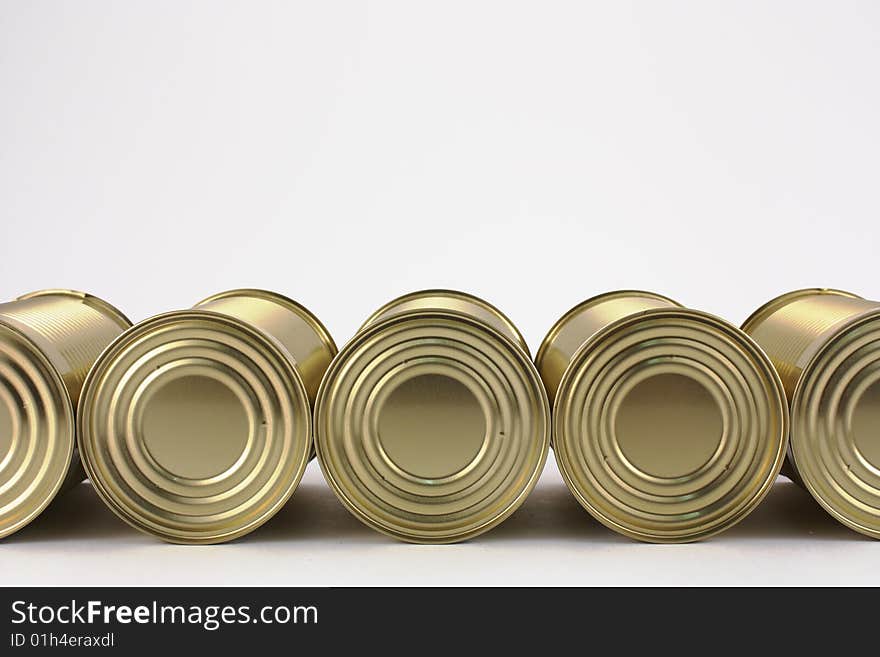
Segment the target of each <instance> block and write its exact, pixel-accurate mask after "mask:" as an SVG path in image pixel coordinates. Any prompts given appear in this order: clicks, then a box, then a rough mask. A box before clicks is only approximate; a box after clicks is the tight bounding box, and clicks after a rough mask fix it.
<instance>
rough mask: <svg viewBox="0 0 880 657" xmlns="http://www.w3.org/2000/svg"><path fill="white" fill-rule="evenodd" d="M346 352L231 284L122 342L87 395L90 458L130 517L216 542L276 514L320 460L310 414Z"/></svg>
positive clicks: (165, 531) (284, 303)
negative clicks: (313, 459) (331, 368)
mask: <svg viewBox="0 0 880 657" xmlns="http://www.w3.org/2000/svg"><path fill="white" fill-rule="evenodd" d="M335 354H336V346H335V345H334V343H333V340H332V338H331V337H330V335H329V334H328V332H327V330H326V329H325V328H324V327H323V325H322V324H321V323H320V322H319V321H318V319H317V318H316V317H315V316H314V315H312V313H310V312H309V311H308V310H306V309H305V308H304V307H302V306H301V305H299V304H297V303H295V302H294V301H292V300H290V299H288V298H286V297H283V296H281V295H278V294H274V293H272V292H266V291H263V290H232V291H230V292H224V293H221V294H217V295H215V296H212V297H209V298H208V299H205V300H204V301H201V302H200V303H198V304H196V305H195V306H194V307H193V308H192V309H190V310H180V311H174V312H170V313H165V314H162V315H158V316H156V317H153V318H151V319H148V320H146V321H144V322H141V323H139V324H137V325H135V326H134V327H133V328H131V329H130V330H129V331H127V332H126V333H124V334H123V335H122V336H120V337H119V338H118V339H117V340H116V341H115V342H113V344H112V345H111V346H110V347H109V348H108V349H107V350H106V351H105V352H104V353H103V355H102V356H101V358H100V359H99V360H98V362H97V363H96V364H95V366H94V367H93V368H92V371H91V372H90V373H89V376H88V379H87V380H86V384H85V387H84V389H83V395H82V399H81V401H80V417H79V423H80V450H81V452H82V456H83V463H84V465H85V467H86V471H87V472H88V474H89V477H90V478H91V480H92V483H93V484H94V486H95V488H96V490H97V491H98V493H99V494H100V495H101V497H102V498H103V499H104V501H105V502H106V503H107V504H108V505H109V507H110V508H111V509H112V510H113V511H114V512H116V514H117V515H119V516H120V517H121V518H122V519H123V520H125V521H126V522H127V523H129V524H130V525H132V526H133V527H135V528H136V529H139V530H141V531H143V532H146V533H148V534H152V535H154V536H157V537H159V538H161V539H164V540H166V541H169V542H173V543H219V542H223V541H229V540H232V539H234V538H237V537H239V536H243V535H244V534H247V533H248V532H250V531H252V530H254V529H256V528H257V527H258V526H259V525H261V524H262V523H264V522H265V521H266V520H268V519H269V518H271V517H272V516H273V515H274V514H275V513H276V512H277V511H278V509H280V508H281V507H282V506H283V505H284V503H285V502H286V501H287V500H288V498H289V497H290V496H291V494H292V493H293V491H294V490H295V489H296V487H297V485H298V484H299V481H300V479H301V478H302V475H303V472H304V470H305V468H306V465H307V463H308V461H309V458H310V456H311V454H312V446H313V441H312V421H311V408H312V403H313V401H314V398H315V395H316V394H317V389H318V385H319V383H320V379H321V376H322V375H323V373H324V371H325V370H326V369H327V366H328V365H329V363H330V361H331V360H332V358H333V356H334V355H335Z"/></svg>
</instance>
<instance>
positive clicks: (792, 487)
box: [709, 477, 873, 541]
mask: <svg viewBox="0 0 880 657" xmlns="http://www.w3.org/2000/svg"><path fill="white" fill-rule="evenodd" d="M805 538H806V539H809V540H810V541H816V540H819V541H861V540H864V541H872V540H873V539H871V538H868V537H867V536H864V535H863V534H860V533H858V532H856V531H853V530H851V529H849V528H848V527H845V526H844V525H842V524H841V523H839V522H838V521H837V520H835V519H834V518H833V517H832V516H831V515H830V514H829V513H828V512H827V511H825V509H823V508H822V507H821V506H820V505H819V503H818V502H816V500H814V499H813V496H812V495H810V494H809V493H808V492H807V491H806V490H804V489H803V488H801V487H800V486H798V485H797V484H795V483H794V482H793V481H790V480H788V479H786V478H784V477H780V478H779V479H778V480H777V481H776V484H775V485H774V486H773V488H772V489H771V490H770V492H769V493H768V494H767V497H765V498H764V500H763V501H762V502H761V503H760V504H759V505H758V507H757V508H756V509H755V510H754V511H752V513H751V514H749V515H748V516H747V517H746V518H745V519H744V520H742V521H741V522H740V523H739V524H737V525H735V526H734V527H731V528H730V529H729V530H728V531H726V532H724V533H723V534H721V535H720V536H716V537H714V538H712V539H709V540H712V541H736V540H742V539H748V540H755V539H769V540H780V539H782V540H786V539H792V540H797V539H805Z"/></svg>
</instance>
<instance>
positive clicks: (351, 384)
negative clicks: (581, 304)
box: [315, 290, 550, 543]
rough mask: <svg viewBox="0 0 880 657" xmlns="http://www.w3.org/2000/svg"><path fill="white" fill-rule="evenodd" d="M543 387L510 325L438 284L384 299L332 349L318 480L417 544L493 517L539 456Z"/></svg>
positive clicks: (543, 441)
mask: <svg viewBox="0 0 880 657" xmlns="http://www.w3.org/2000/svg"><path fill="white" fill-rule="evenodd" d="M549 431H550V412H549V404H548V401H547V396H546V393H545V392H544V390H543V386H542V385H541V381H540V378H539V377H538V374H537V371H536V370H535V368H534V365H533V364H532V363H531V361H530V360H529V356H528V352H527V351H526V350H525V342H524V341H523V340H522V337H521V336H520V334H519V332H518V331H517V330H516V328H515V327H514V326H513V324H512V323H511V322H510V320H509V319H507V318H506V317H505V316H504V315H503V314H502V313H501V312H500V311H498V310H497V309H496V308H494V307H493V306H491V305H490V304H488V303H486V302H485V301H483V300H481V299H478V298H476V297H472V296H470V295H467V294H464V293H462V292H453V291H446V290H427V291H424V292H417V293H413V294H409V295H406V296H404V297H401V298H399V299H396V300H394V301H392V302H391V303H389V304H386V305H385V306H383V307H382V308H381V309H379V311H377V312H376V313H374V314H373V315H372V316H371V317H370V318H369V319H368V320H367V322H366V323H365V324H364V326H363V327H362V328H361V330H360V331H359V332H358V333H357V335H355V337H354V338H353V339H352V340H351V341H350V342H349V343H348V344H347V345H345V347H343V348H342V350H341V351H340V352H339V355H338V356H337V358H336V359H335V360H334V361H333V364H332V365H331V366H330V369H329V370H328V372H327V374H326V376H325V377H324V381H323V382H322V384H321V389H320V391H319V394H318V401H317V405H316V409H315V440H316V443H317V450H318V460H319V461H320V463H321V468H322V470H323V472H324V475H325V478H326V479H327V481H328V483H329V484H330V486H331V488H333V490H334V491H335V492H336V494H337V496H338V497H339V499H340V500H341V501H342V502H343V503H344V504H345V506H346V507H347V508H348V509H349V510H350V511H351V512H352V513H353V514H354V515H355V516H356V517H357V518H358V519H360V520H361V521H362V522H364V523H365V524H367V525H368V526H370V527H372V528H373V529H376V530H378V531H381V532H384V533H386V534H388V535H390V536H393V537H395V538H398V539H401V540H405V541H410V542H416V543H449V542H454V541H460V540H465V539H467V538H471V537H474V536H477V535H478V534H481V533H483V532H485V531H487V530H489V529H490V528H492V527H494V526H496V525H498V524H499V523H500V522H502V521H503V520H504V519H505V518H507V517H508V516H509V515H510V514H511V513H513V511H514V510H515V509H516V508H518V506H519V505H520V504H521V503H522V501H523V500H524V499H525V498H526V496H527V495H528V493H529V492H530V491H531V490H532V488H533V487H534V485H535V483H536V482H537V479H538V477H539V475H540V473H541V471H542V469H543V465H544V461H545V460H546V455H547V450H548V445H549Z"/></svg>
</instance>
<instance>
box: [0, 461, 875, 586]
mask: <svg viewBox="0 0 880 657" xmlns="http://www.w3.org/2000/svg"><path fill="white" fill-rule="evenodd" d="M878 548H880V545H878V544H877V543H876V542H875V541H872V540H871V539H868V538H865V537H863V536H861V535H859V534H855V533H853V532H851V531H849V530H848V529H846V528H845V527H843V526H842V525H840V524H838V523H837V522H836V521H834V520H833V519H831V518H830V517H829V516H828V515H827V514H826V513H825V512H824V511H822V510H821V508H820V507H819V506H818V505H817V504H816V503H814V502H813V500H812V498H810V496H809V495H808V494H807V493H805V492H804V491H802V490H801V489H799V488H798V487H797V486H795V485H794V484H792V483H791V482H789V481H788V480H784V479H780V480H779V481H778V482H777V484H776V486H775V488H774V489H773V490H772V491H771V492H770V494H769V496H768V497H767V499H766V500H765V502H764V503H763V504H762V505H761V506H760V507H758V509H756V510H755V511H754V512H753V513H752V514H751V515H750V516H749V517H748V518H746V519H745V520H744V521H743V522H741V523H740V524H739V525H737V526H735V527H733V528H732V529H730V530H729V531H728V532H726V533H725V534H723V535H721V536H717V537H715V538H713V539H710V540H708V541H705V542H703V543H698V544H690V545H647V544H641V543H636V542H634V541H631V540H629V539H626V538H624V537H622V536H618V535H617V534H615V533H613V532H611V531H610V530H607V529H605V528H604V527H603V526H602V525H600V524H598V523H597V522H595V521H594V520H593V519H592V518H591V517H590V516H589V515H588V514H587V513H586V511H583V510H582V509H581V507H580V506H579V505H578V504H577V502H576V501H575V500H574V498H573V497H572V496H571V494H570V493H569V492H568V489H567V488H566V487H565V485H564V484H563V483H562V479H561V477H560V476H559V474H558V472H557V471H556V467H555V464H554V463H550V464H548V468H547V470H546V471H545V473H544V477H543V479H542V481H541V483H540V484H539V486H538V488H537V489H536V490H535V492H534V493H533V494H532V495H531V497H529V499H528V500H527V501H526V503H525V504H524V505H523V506H522V507H521V508H520V509H519V511H517V512H516V514H515V515H513V516H512V517H511V518H510V519H509V520H507V522H505V523H504V524H503V525H501V526H500V527H498V528H496V529H495V530H493V531H491V532H489V533H488V534H484V535H483V536H481V537H478V538H476V539H474V540H473V541H470V542H469V543H464V544H459V545H441V546H426V545H405V544H402V543H397V542H396V541H394V540H393V539H390V538H386V537H384V536H382V535H380V534H377V533H376V532H374V531H372V530H371V529H368V528H367V527H365V526H363V525H361V523H360V522H359V521H357V520H356V519H355V518H354V517H353V516H351V515H350V514H349V512H348V511H346V510H345V508H344V507H343V506H342V505H341V504H340V503H339V502H338V501H337V500H336V498H335V497H334V496H333V493H332V492H331V491H330V490H329V489H328V488H327V486H326V484H325V483H324V480H323V477H322V476H321V472H320V469H319V468H318V465H317V463H312V465H311V466H310V467H309V471H308V473H307V474H306V478H305V480H304V482H303V484H302V486H301V488H300V489H299V490H298V491H297V492H296V493H295V495H294V497H293V498H292V499H291V501H290V503H289V504H288V505H287V506H286V507H285V508H284V509H283V510H282V511H281V513H279V514H278V515H277V516H275V517H274V518H273V519H272V520H271V521H270V522H269V523H268V524H266V525H264V526H263V527H261V528H260V529H258V530H256V531H255V532H253V533H251V534H249V535H248V536H247V537H245V538H243V539H241V540H239V541H236V542H234V543H228V544H225V545H215V546H179V545H166V544H163V543H160V542H158V541H157V540H156V539H153V538H151V537H149V536H146V535H143V534H140V533H139V532H137V531H135V530H134V529H131V528H129V527H128V525H126V524H124V523H123V522H122V521H121V520H118V519H117V518H116V516H114V515H113V514H112V513H111V512H110V511H108V510H107V509H106V508H105V507H104V506H103V504H102V503H101V502H100V500H99V499H98V497H97V495H95V493H94V491H92V490H91V488H90V486H89V485H88V484H83V485H82V486H81V487H80V489H78V490H76V491H72V492H71V493H70V494H69V495H67V496H65V497H63V498H60V499H59V500H58V502H57V503H56V505H55V506H53V507H52V508H51V509H49V511H47V512H46V513H45V514H44V515H42V516H41V517H40V518H38V519H37V520H36V521H35V522H34V523H32V524H31V525H30V526H28V527H26V528H25V529H24V530H22V531H21V532H19V533H17V534H14V535H13V536H12V537H10V538H8V539H6V540H5V541H3V543H2V544H0V569H2V582H3V583H4V584H84V585H92V584H94V585H102V584H106V585H127V584H143V585H162V584H169V585H176V584H182V585H184V584H185V585H189V584H202V585H218V584H243V585H245V584H252V585H287V584H289V585H335V586H345V585H378V586H383V585H394V584H396V585H405V586H406V585H422V584H434V585H462V586H466V585H473V584H497V585H505V586H506V585H560V586H568V585H599V584H626V585H651V584H670V585H672V584H674V585H679V584H693V585H703V584H729V585H746V584H792V585H798V584H873V585H877V584H880V575H878V567H877V558H878Z"/></svg>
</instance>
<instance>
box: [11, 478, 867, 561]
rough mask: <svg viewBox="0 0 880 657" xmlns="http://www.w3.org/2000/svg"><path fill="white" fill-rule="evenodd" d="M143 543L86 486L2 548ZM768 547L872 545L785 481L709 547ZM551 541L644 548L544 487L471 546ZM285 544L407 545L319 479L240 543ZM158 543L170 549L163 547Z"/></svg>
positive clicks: (562, 490) (553, 483)
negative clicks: (757, 543) (758, 543)
mask: <svg viewBox="0 0 880 657" xmlns="http://www.w3.org/2000/svg"><path fill="white" fill-rule="evenodd" d="M139 538H140V539H143V540H147V541H149V540H150V538H149V537H146V536H144V535H143V534H141V533H140V532H138V531H136V530H135V529H133V528H131V527H129V526H128V525H126V524H125V523H124V522H123V521H122V520H120V519H119V518H117V517H116V515H114V514H113V512H112V511H110V509H108V508H107V507H106V506H105V505H104V503H103V502H102V501H101V499H100V498H99V497H98V495H97V494H96V493H95V491H94V490H93V489H92V486H91V485H90V484H88V483H82V484H80V485H79V486H76V487H75V488H73V489H72V490H70V491H67V492H66V493H64V494H62V495H61V496H59V497H58V498H57V499H56V500H55V501H54V502H53V503H52V504H51V505H50V506H49V508H47V509H46V510H45V511H44V512H43V513H42V514H41V515H40V516H39V517H38V518H36V519H35V520H34V521H33V522H32V523H30V524H29V525H28V526H27V527H24V528H23V529H22V530H20V531H19V532H17V533H15V534H13V535H12V536H8V537H6V538H5V539H3V540H2V541H0V551H2V546H3V545H4V544H6V545H15V544H25V543H43V542H51V541H55V542H65V541H78V540H82V539H102V540H113V539H135V540H137V539H139ZM761 539H764V540H771V541H779V540H803V539H809V540H811V541H816V540H819V541H860V540H865V541H871V540H872V539H870V538H868V537H866V536H863V535H861V534H859V533H857V532H854V531H852V530H850V529H848V528H847V527H844V526H843V525H841V524H840V523H839V522H837V521H836V520H834V518H832V517H831V516H830V515H829V514H828V513H826V512H825V510H824V509H823V508H822V507H820V506H819V504H818V503H817V502H815V501H814V500H813V498H812V497H811V496H810V494H809V493H807V492H806V491H805V490H803V489H802V488H800V487H799V486H797V485H796V484H794V483H792V482H790V481H789V480H787V479H784V478H780V479H779V480H778V481H777V482H776V484H775V485H774V486H773V488H772V490H771V491H770V493H769V494H768V495H767V497H766V498H765V499H764V501H763V502H762V503H761V504H760V505H759V506H758V508H757V509H755V510H754V511H753V512H752V513H751V514H750V515H749V516H748V517H747V518H745V519H744V520H743V521H742V522H740V523H739V524H738V525H736V526H734V527H732V528H731V529H729V530H728V531H726V532H724V533H722V534H721V535H719V536H715V537H713V538H711V539H709V540H707V541H706V544H710V543H711V544H716V543H721V542H724V543H729V542H733V541H742V540H747V541H754V540H761ZM547 540H555V541H572V542H583V543H585V544H587V543H593V544H595V543H601V544H622V545H627V544H629V545H640V543H639V542H637V541H634V540H631V539H629V538H626V537H624V536H621V535H619V534H617V533H615V532H613V531H612V530H610V529H608V528H606V527H605V526H603V525H602V524H601V523H599V522H598V521H597V520H595V519H594V518H593V517H592V516H590V514H589V513H587V512H586V510H584V509H583V508H582V507H581V506H580V504H578V503H577V501H576V500H575V499H574V497H573V496H572V495H571V493H570V492H569V490H568V488H566V486H565V484H564V483H563V482H562V481H561V480H550V481H546V480H545V481H542V482H541V484H540V485H539V486H538V487H537V488H536V489H535V490H534V491H533V492H532V494H531V495H530V496H529V498H528V499H527V500H526V501H525V503H524V504H523V505H522V507H520V508H519V510H517V511H516V513H514V514H513V515H512V516H511V517H510V518H508V519H507V520H506V521H505V522H503V523H502V524H501V525H499V526H498V527H495V528H494V529H492V530H491V531H489V532H487V533H485V534H482V535H480V536H477V537H476V538H474V539H471V540H470V541H467V542H466V543H465V545H490V544H493V543H499V542H510V543H520V544H523V545H528V544H530V543H532V542H535V541H547ZM281 541H291V542H298V543H302V544H308V543H309V542H323V543H326V542H328V541H329V542H332V543H339V544H345V545H351V544H361V545H372V546H381V545H402V543H401V542H399V541H397V540H395V539H393V538H390V537H387V536H384V535H382V534H380V533H378V532H376V531H373V530H372V529H370V528H369V527H367V526H366V525H364V524H362V523H361V522H360V521H358V520H357V519H356V518H355V517H354V516H353V515H352V514H351V513H349V511H348V510H347V509H346V508H345V507H344V506H343V505H342V503H341V502H339V500H337V499H336V496H335V495H334V494H333V492H332V491H331V490H330V489H329V488H328V487H327V485H326V484H325V483H324V481H323V480H321V479H320V478H318V477H311V478H306V479H305V480H304V481H303V482H302V483H301V484H300V486H299V488H298V489H297V491H296V492H295V493H294V494H293V497H292V498H291V499H290V501H289V502H288V503H287V504H286V505H285V507H284V508H283V509H281V511H279V512H278V514H276V515H275V517H273V518H272V519H270V520H269V521H268V522H267V523H266V524H265V525H263V526H262V527H260V528H258V529H257V530H256V531H254V532H252V533H251V534H248V535H247V536H244V537H242V538H240V539H238V540H236V541H234V543H236V544H238V545H243V546H244V545H253V544H258V543H260V542H267V543H270V542H281ZM155 543H156V545H162V543H161V542H160V541H158V540H156V541H155Z"/></svg>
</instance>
